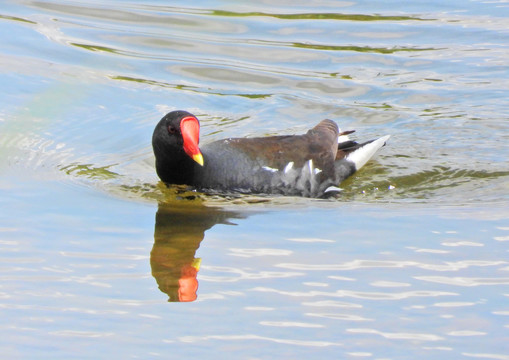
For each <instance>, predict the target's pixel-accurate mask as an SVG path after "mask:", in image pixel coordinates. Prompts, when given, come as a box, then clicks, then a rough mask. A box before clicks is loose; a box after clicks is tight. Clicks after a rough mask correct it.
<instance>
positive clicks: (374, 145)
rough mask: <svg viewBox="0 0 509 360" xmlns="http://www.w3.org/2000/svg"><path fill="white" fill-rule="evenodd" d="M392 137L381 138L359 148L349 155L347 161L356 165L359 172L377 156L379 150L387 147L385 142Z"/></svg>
mask: <svg viewBox="0 0 509 360" xmlns="http://www.w3.org/2000/svg"><path fill="white" fill-rule="evenodd" d="M390 137H391V136H390V135H386V136H382V137H381V138H379V139H376V140H374V141H372V142H370V143H368V144H366V145H364V146H362V147H360V148H358V149H357V150H355V151H354V152H351V153H350V154H348V156H347V157H346V159H347V160H349V161H351V162H353V163H354V164H355V169H356V170H359V169H360V168H361V167H363V166H364V165H365V164H366V163H367V162H368V160H369V159H371V157H372V156H373V155H375V153H376V152H377V151H378V149H380V148H381V147H382V146H384V145H385V142H386V141H387V140H389V138H390Z"/></svg>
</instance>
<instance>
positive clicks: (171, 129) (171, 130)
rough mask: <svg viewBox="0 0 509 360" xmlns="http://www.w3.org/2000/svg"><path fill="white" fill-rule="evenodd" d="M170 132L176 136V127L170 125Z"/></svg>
mask: <svg viewBox="0 0 509 360" xmlns="http://www.w3.org/2000/svg"><path fill="white" fill-rule="evenodd" d="M168 132H169V133H170V134H175V133H176V132H177V129H175V126H173V125H170V126H168Z"/></svg>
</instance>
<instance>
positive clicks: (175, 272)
mask: <svg viewBox="0 0 509 360" xmlns="http://www.w3.org/2000/svg"><path fill="white" fill-rule="evenodd" d="M244 217H245V216H242V215H241V214H240V213H238V212H233V211H226V210H223V209H221V208H220V207H209V206H205V205H204V204H203V202H202V201H201V200H200V199H199V198H197V197H195V196H194V195H193V193H191V192H190V193H189V194H188V195H184V196H178V197H177V198H173V199H166V200H164V201H160V202H159V206H158V210H157V213H156V218H155V230H154V246H153V247H152V251H151V253H150V266H151V268H152V276H154V278H155V279H156V282H157V285H158V286H159V289H160V290H161V291H162V292H163V293H165V294H167V295H168V301H171V302H174V301H175V302H189V301H194V300H196V298H197V290H198V280H197V274H198V271H199V270H200V263H201V259H200V258H196V251H197V250H198V248H199V247H200V244H201V242H202V241H203V240H204V237H205V231H206V230H208V229H210V228H212V227H213V226H214V225H216V224H228V225H235V224H234V223H232V222H230V219H241V218H244Z"/></svg>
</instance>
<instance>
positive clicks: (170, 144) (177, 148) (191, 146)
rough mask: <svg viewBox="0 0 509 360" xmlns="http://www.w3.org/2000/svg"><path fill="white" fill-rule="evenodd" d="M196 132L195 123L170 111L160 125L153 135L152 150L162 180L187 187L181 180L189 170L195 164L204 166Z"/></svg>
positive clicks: (187, 114)
mask: <svg viewBox="0 0 509 360" xmlns="http://www.w3.org/2000/svg"><path fill="white" fill-rule="evenodd" d="M199 131H200V123H199V122H198V119H197V118H196V117H195V116H194V115H192V114H190V113H188V112H187V111H181V110H178V111H172V112H170V113H168V114H166V115H165V116H164V117H163V118H162V119H161V120H160V121H159V123H158V124H157V125H156V127H155V129H154V133H153V135H152V148H153V150H154V155H155V157H156V170H157V174H158V175H159V177H160V178H161V180H163V181H164V182H167V183H186V182H185V181H182V180H181V177H182V176H183V174H184V173H185V172H186V170H187V168H192V167H193V166H194V164H195V163H198V164H200V165H203V157H202V154H201V152H200V149H199V148H198V143H199ZM193 160H194V161H193ZM177 179H179V181H177Z"/></svg>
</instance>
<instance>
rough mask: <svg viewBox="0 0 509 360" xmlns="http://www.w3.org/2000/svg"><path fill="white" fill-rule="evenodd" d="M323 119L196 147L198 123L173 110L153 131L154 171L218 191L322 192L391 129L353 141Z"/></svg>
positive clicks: (363, 158)
mask: <svg viewBox="0 0 509 360" xmlns="http://www.w3.org/2000/svg"><path fill="white" fill-rule="evenodd" d="M352 132H353V131H345V132H340V130H339V128H338V126H337V124H336V123H335V122H334V121H332V120H323V121H321V122H320V123H318V125H316V126H315V127H314V128H312V129H311V130H309V131H308V132H307V133H305V134H303V135H283V136H269V137H256V138H228V139H223V140H217V141H214V142H211V143H209V144H206V145H203V146H202V147H201V148H200V147H198V143H199V133H200V123H199V121H198V119H197V118H196V117H195V116H194V115H192V114H190V113H188V112H186V111H172V112H170V113H168V114H167V115H165V116H164V117H163V118H162V119H161V120H160V121H159V123H158V124H157V126H156V128H155V130H154V134H153V136H152V147H153V149H154V154H155V158H156V171H157V175H158V176H159V178H160V179H161V180H162V181H163V182H165V183H166V184H186V185H190V186H193V187H195V188H196V189H198V190H201V191H208V192H216V193H217V192H219V193H250V194H253V193H258V194H282V195H297V196H306V197H326V196H328V195H330V194H334V193H337V192H339V191H341V189H340V188H338V186H339V184H340V183H341V182H342V181H343V180H345V179H346V178H348V177H349V176H350V175H352V174H353V173H354V172H355V171H356V170H359V169H360V168H361V167H362V166H363V165H364V164H365V163H366V162H367V161H368V160H369V159H370V158H371V157H372V156H373V155H374V154H375V152H376V151H377V150H378V149H380V148H381V147H382V146H384V145H385V142H386V141H387V139H389V137H390V136H389V135H386V136H383V137H381V138H379V139H376V140H371V141H367V142H364V143H361V144H359V143H357V142H355V141H351V140H349V139H348V136H347V135H348V134H350V133H352Z"/></svg>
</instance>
